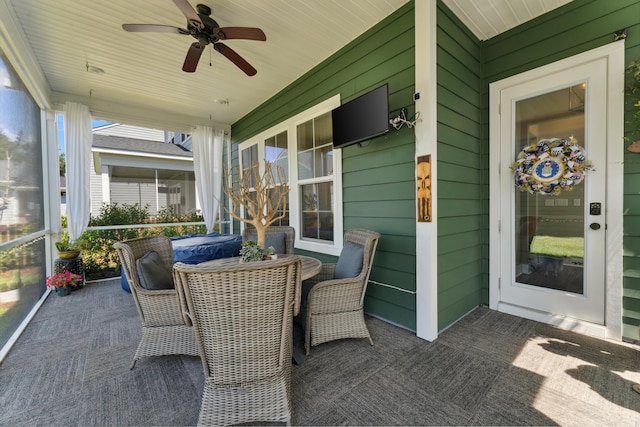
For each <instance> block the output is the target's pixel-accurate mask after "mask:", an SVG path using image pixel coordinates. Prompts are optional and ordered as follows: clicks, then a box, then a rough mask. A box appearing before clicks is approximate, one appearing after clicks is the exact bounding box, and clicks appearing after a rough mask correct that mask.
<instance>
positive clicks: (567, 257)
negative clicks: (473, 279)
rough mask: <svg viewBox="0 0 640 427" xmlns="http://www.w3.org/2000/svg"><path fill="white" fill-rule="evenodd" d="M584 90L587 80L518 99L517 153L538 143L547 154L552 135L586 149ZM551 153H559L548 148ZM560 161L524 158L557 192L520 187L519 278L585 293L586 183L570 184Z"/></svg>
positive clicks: (517, 223)
mask: <svg viewBox="0 0 640 427" xmlns="http://www.w3.org/2000/svg"><path fill="white" fill-rule="evenodd" d="M585 88H586V84H584V83H583V84H578V85H575V86H572V87H568V88H564V89H560V90H557V91H554V92H550V93H547V94H544V95H539V96H536V97H533V98H528V99H525V100H521V101H518V102H517V103H516V118H515V121H516V122H515V126H516V128H515V141H514V142H515V153H516V155H517V154H518V153H520V152H521V151H522V150H523V149H524V148H525V147H527V146H530V145H531V144H536V146H537V147H539V153H540V154H542V151H540V150H545V149H546V148H545V145H548V146H551V147H553V145H554V144H545V143H544V142H542V141H543V140H548V139H552V138H559V139H563V140H570V139H571V137H573V138H574V139H576V142H577V144H578V145H580V146H581V147H583V148H585V149H586V148H587V147H586V145H585V130H584V129H585V122H584V117H585V116H584V102H585ZM555 154H557V152H556V153H555ZM560 155H562V154H560ZM549 157H551V158H553V157H556V156H555V155H554V153H552V152H549ZM547 159H548V157H547ZM558 164H560V165H561V164H562V162H560V163H555V162H553V161H552V162H548V163H544V161H540V160H539V159H538V155H536V157H535V158H533V159H531V160H530V161H529V160H525V164H524V167H525V170H528V171H529V172H527V174H528V175H530V174H531V173H534V171H537V176H538V177H539V178H543V179H544V177H548V178H549V179H548V181H546V182H545V185H546V186H547V188H553V189H555V190H556V191H553V192H551V194H543V193H541V192H535V191H534V192H530V191H526V188H527V186H524V187H523V188H525V191H519V190H517V189H516V197H515V209H514V212H515V222H514V224H515V242H514V243H515V246H514V248H515V257H514V258H513V259H515V270H514V271H515V275H516V278H515V279H516V281H517V282H519V283H524V284H528V285H533V286H539V287H544V288H549V289H558V290H562V291H566V292H571V293H576V294H583V293H584V284H583V261H584V221H585V219H584V213H585V209H584V207H585V202H586V201H585V182H582V183H579V184H576V185H573V186H571V185H567V183H569V184H571V181H570V179H571V177H570V176H568V175H567V174H565V173H563V172H562V171H561V170H556V169H558V167H557V165H558ZM553 168H555V169H553ZM547 169H549V170H547ZM552 169H553V170H552ZM561 189H562V190H561ZM569 189H570V191H569Z"/></svg>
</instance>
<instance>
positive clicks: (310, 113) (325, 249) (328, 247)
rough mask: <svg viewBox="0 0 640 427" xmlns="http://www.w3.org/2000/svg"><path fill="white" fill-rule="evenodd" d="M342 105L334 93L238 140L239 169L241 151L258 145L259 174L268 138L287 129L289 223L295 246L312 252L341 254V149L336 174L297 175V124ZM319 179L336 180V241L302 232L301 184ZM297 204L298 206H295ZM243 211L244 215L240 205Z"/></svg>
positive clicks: (336, 157)
mask: <svg viewBox="0 0 640 427" xmlns="http://www.w3.org/2000/svg"><path fill="white" fill-rule="evenodd" d="M338 106H340V95H339V94H338V95H334V96H332V97H331V98H329V99H327V100H325V101H323V102H321V103H319V104H316V105H315V106H313V107H311V108H308V109H307V110H305V111H303V112H301V113H298V114H296V115H295V116H292V117H290V118H288V119H286V120H284V121H282V122H280V123H278V124H276V125H274V126H272V127H270V128H269V129H267V130H265V131H263V132H261V133H259V134H257V135H255V136H253V137H251V138H249V139H247V140H245V141H243V142H240V143H239V144H238V162H239V165H240V170H243V164H242V151H243V150H245V149H247V148H249V147H252V146H254V145H257V146H258V160H259V165H260V174H262V173H264V149H265V140H267V139H268V138H271V137H273V136H276V135H279V134H281V133H283V132H286V133H287V145H288V148H287V149H288V153H287V154H288V167H289V182H288V184H289V187H290V188H291V191H290V192H289V204H290V206H289V224H291V226H293V227H294V228H295V229H296V239H295V247H296V248H297V249H301V250H307V251H311V252H318V253H324V254H328V255H335V256H338V255H340V251H341V250H342V240H343V221H342V150H341V149H336V148H333V175H329V176H326V177H318V178H309V179H304V180H299V179H298V134H297V126H298V125H300V124H302V123H305V122H308V121H309V120H312V119H314V118H316V117H319V116H321V115H323V114H325V113H329V112H331V110H333V109H334V108H336V107H338ZM319 182H333V195H334V200H333V204H334V206H333V237H334V239H333V242H326V243H325V242H322V241H318V240H304V239H303V238H302V236H301V232H300V230H302V207H301V204H300V203H301V186H302V185H304V184H313V183H319ZM294 206H295V209H294ZM240 215H242V216H244V211H243V209H241V212H240ZM244 227H245V223H244V222H242V223H241V229H242V230H244Z"/></svg>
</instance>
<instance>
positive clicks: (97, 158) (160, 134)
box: [62, 124, 199, 216]
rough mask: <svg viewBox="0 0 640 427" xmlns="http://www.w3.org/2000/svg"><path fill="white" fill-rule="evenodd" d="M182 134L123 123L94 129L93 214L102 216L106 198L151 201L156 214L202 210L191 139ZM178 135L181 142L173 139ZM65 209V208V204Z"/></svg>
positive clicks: (151, 212) (130, 201) (149, 204)
mask: <svg viewBox="0 0 640 427" xmlns="http://www.w3.org/2000/svg"><path fill="white" fill-rule="evenodd" d="M176 135H177V136H176ZM180 135H181V134H173V133H170V132H165V131H161V130H155V129H146V128H140V127H136V126H129V125H124V124H109V125H105V126H101V127H98V128H95V129H94V130H93V144H92V148H91V152H92V154H93V162H91V215H92V216H95V215H98V214H99V213H100V208H101V207H102V205H103V204H104V203H113V202H117V203H119V204H124V203H126V204H129V205H132V204H135V203H137V204H139V205H140V206H141V207H144V206H145V205H148V208H149V213H150V214H151V215H155V214H156V213H157V212H158V211H159V210H161V209H163V208H167V207H171V208H172V209H173V211H174V212H175V213H177V214H185V213H188V212H192V211H194V210H196V209H199V204H198V202H197V200H196V190H195V175H194V173H193V153H192V152H191V151H190V150H189V148H190V146H191V144H190V141H191V138H190V137H186V138H184V137H181V136H180ZM173 138H177V139H178V142H180V144H176V143H173V142H172V140H173ZM183 138H184V139H185V140H186V141H187V142H188V144H184V141H183ZM187 147H189V148H187ZM63 200H64V199H63ZM62 209H63V213H64V211H65V210H66V209H65V206H63V207H62Z"/></svg>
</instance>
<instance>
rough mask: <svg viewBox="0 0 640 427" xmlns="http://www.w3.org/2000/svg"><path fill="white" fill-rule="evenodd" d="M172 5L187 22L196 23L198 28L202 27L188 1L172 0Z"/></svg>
mask: <svg viewBox="0 0 640 427" xmlns="http://www.w3.org/2000/svg"><path fill="white" fill-rule="evenodd" d="M173 3H175V5H176V6H178V9H180V11H181V12H182V14H183V15H184V16H185V17H186V18H187V21H189V22H195V23H197V24H198V26H199V27H200V28H203V27H204V25H202V21H201V20H200V17H199V16H198V13H197V12H196V11H195V10H194V9H193V7H191V5H190V4H189V1H188V0H173Z"/></svg>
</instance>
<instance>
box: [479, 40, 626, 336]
mask: <svg viewBox="0 0 640 427" xmlns="http://www.w3.org/2000/svg"><path fill="white" fill-rule="evenodd" d="M600 58H605V59H606V60H607V105H608V110H607V124H608V126H607V159H606V161H607V175H606V182H607V184H606V185H607V187H606V188H607V200H606V218H607V227H606V257H607V259H606V266H607V271H606V287H605V292H606V296H605V298H606V301H605V325H604V326H600V325H594V324H591V323H589V322H584V321H580V320H577V319H569V318H565V317H562V316H556V315H551V314H549V313H541V312H537V311H535V310H529V309H524V308H521V307H515V306H508V305H506V304H504V303H501V302H500V292H499V286H500V283H499V277H500V262H501V260H502V255H501V253H500V251H501V249H500V245H499V244H497V243H498V242H499V241H500V239H499V238H496V236H498V235H499V233H500V210H501V206H500V204H501V198H500V197H499V191H500V190H499V189H500V172H501V171H502V173H509V172H510V171H509V166H510V165H501V164H500V105H499V101H500V92H501V91H502V90H504V89H506V88H509V87H511V86H513V85H517V84H522V83H523V82H527V81H529V80H533V79H536V78H538V77H540V76H542V75H545V74H550V73H554V72H558V71H561V70H566V69H568V68H572V67H575V66H577V65H580V64H583V63H586V62H591V61H594V60H597V59H600ZM624 69H625V66H624V40H621V41H618V42H614V43H610V44H608V45H605V46H602V47H599V48H596V49H592V50H590V51H588V52H584V53H581V54H578V55H574V56H571V57H569V58H566V59H562V60H560V61H557V62H554V63H552V64H548V65H545V66H542V67H539V68H536V69H533V70H529V71H526V72H523V73H521V74H518V75H515V76H511V77H508V78H506V79H503V80H500V81H497V82H494V83H491V84H490V85H489V194H494V192H497V193H496V195H498V197H490V204H489V236H490V237H489V242H490V243H489V307H490V308H492V309H494V310H500V311H504V312H508V313H511V314H515V315H518V316H521V317H526V318H530V319H533V320H537V321H540V322H545V323H549V324H553V325H556V326H559V327H561V328H564V329H571V330H576V331H578V332H581V333H585V334H589V335H596V336H601V337H606V338H610V339H615V340H620V339H622V236H623V233H622V232H623V183H624V150H623V144H622V142H623V140H624V139H623V137H624Z"/></svg>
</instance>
